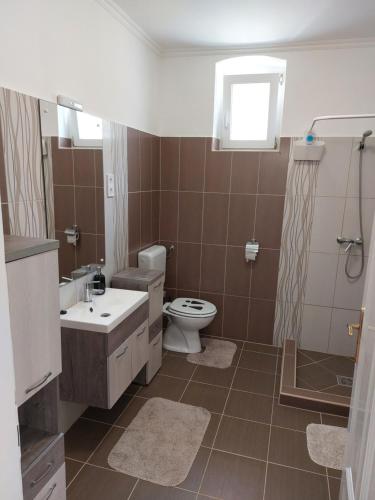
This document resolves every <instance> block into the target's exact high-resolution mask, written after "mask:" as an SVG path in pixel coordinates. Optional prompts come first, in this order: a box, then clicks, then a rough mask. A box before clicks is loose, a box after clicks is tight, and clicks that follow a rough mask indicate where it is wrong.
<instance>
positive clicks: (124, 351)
mask: <svg viewBox="0 0 375 500" xmlns="http://www.w3.org/2000/svg"><path fill="white" fill-rule="evenodd" d="M127 350H128V346H126V347H125V349H124V350H123V351H122V352H120V354H117V356H116V359H118V358H121V357H122V356H123V355H124V354H125V353H126V351H127Z"/></svg>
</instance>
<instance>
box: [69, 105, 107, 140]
mask: <svg viewBox="0 0 375 500" xmlns="http://www.w3.org/2000/svg"><path fill="white" fill-rule="evenodd" d="M74 115H75V120H73V123H72V135H73V145H74V146H75V147H91V148H92V147H94V148H95V147H98V148H100V147H102V145H103V125H102V120H101V118H97V117H96V116H92V115H89V114H87V113H82V112H79V111H75V112H74Z"/></svg>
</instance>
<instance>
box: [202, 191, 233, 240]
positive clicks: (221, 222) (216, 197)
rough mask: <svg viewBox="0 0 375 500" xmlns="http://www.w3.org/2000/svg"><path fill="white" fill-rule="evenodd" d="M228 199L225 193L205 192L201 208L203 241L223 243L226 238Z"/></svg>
mask: <svg viewBox="0 0 375 500" xmlns="http://www.w3.org/2000/svg"><path fill="white" fill-rule="evenodd" d="M228 201H229V196H228V195H226V194H213V193H206V194H205V195H204V210H203V241H204V243H212V244H216V245H225V243H226V239H227V222H228Z"/></svg>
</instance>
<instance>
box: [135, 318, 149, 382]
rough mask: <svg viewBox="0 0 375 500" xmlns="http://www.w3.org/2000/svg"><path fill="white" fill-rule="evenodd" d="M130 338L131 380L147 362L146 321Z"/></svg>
mask: <svg viewBox="0 0 375 500" xmlns="http://www.w3.org/2000/svg"><path fill="white" fill-rule="evenodd" d="M132 337H133V339H134V341H133V351H132V378H133V379H134V378H135V377H136V376H137V375H138V373H139V371H140V370H141V369H142V368H143V366H144V365H145V364H146V363H147V361H148V326H147V321H145V322H144V323H142V325H141V326H140V327H139V328H137V330H136V331H135V332H134V333H133V335H132Z"/></svg>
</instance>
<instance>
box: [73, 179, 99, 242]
mask: <svg viewBox="0 0 375 500" xmlns="http://www.w3.org/2000/svg"><path fill="white" fill-rule="evenodd" d="M74 192H75V207H76V223H77V225H78V228H79V230H80V231H81V232H82V233H91V234H95V233H96V214H95V209H94V210H93V207H95V188H94V187H92V188H91V187H76V188H75V190H74Z"/></svg>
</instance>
